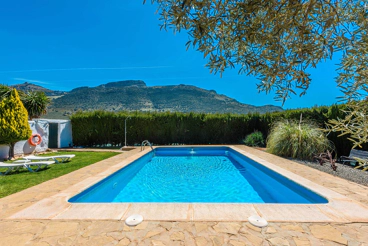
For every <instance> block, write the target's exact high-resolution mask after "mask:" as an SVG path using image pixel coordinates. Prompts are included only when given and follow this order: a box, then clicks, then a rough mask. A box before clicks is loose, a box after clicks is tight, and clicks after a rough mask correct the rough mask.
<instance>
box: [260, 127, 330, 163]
mask: <svg viewBox="0 0 368 246" xmlns="http://www.w3.org/2000/svg"><path fill="white" fill-rule="evenodd" d="M332 146H333V145H332V143H331V142H330V141H329V140H328V139H327V137H326V136H325V135H324V133H323V130H322V129H320V128H318V127H317V126H316V125H315V124H314V123H312V122H309V123H298V122H296V121H278V122H276V123H275V124H274V125H273V126H272V128H271V130H270V134H269V135H268V138H267V151H268V152H269V153H271V154H275V155H278V156H283V157H292V158H297V159H301V160H312V159H313V155H315V154H318V153H322V152H326V150H330V151H331V150H332V149H333V147H332Z"/></svg>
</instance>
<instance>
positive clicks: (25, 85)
mask: <svg viewBox="0 0 368 246" xmlns="http://www.w3.org/2000/svg"><path fill="white" fill-rule="evenodd" d="M11 87H13V88H15V89H17V90H21V91H25V92H26V91H43V92H45V94H46V96H49V97H52V96H61V95H64V94H66V92H65V91H53V90H49V89H46V88H44V87H42V86H39V85H34V84H31V83H28V82H24V83H23V84H18V85H13V86H11Z"/></svg>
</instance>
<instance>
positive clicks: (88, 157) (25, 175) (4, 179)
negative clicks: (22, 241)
mask: <svg viewBox="0 0 368 246" xmlns="http://www.w3.org/2000/svg"><path fill="white" fill-rule="evenodd" d="M55 154H56V153H50V154H45V155H43V156H50V155H55ZM71 154H75V157H74V158H73V159H72V160H71V161H70V162H66V163H62V164H53V165H50V166H49V167H47V168H45V169H42V170H40V171H38V172H35V173H31V172H29V171H28V170H27V169H23V168H22V169H19V170H18V171H16V172H14V171H12V172H11V173H9V174H7V175H5V176H0V198H2V197H5V196H8V195H10V194H13V193H16V192H19V191H21V190H24V189H27V188H29V187H32V186H35V185H37V184H40V183H43V182H45V181H47V180H50V179H54V178H57V177H60V176H62V175H64V174H67V173H70V172H73V171H75V170H77V169H80V168H82V167H85V166H88V165H91V164H93V163H96V162H98V161H101V160H104V159H107V158H110V157H112V156H115V155H117V154H119V153H114V152H79V151H78V152H69V151H68V152H65V151H64V152H63V151H60V152H57V155H71ZM4 170H5V169H0V171H4Z"/></svg>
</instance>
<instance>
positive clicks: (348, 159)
mask: <svg viewBox="0 0 368 246" xmlns="http://www.w3.org/2000/svg"><path fill="white" fill-rule="evenodd" d="M340 161H341V162H342V163H343V164H346V163H354V165H355V164H356V163H357V162H359V163H361V164H360V165H358V166H356V167H354V168H355V169H357V168H361V167H364V168H363V171H365V170H368V167H366V166H368V151H364V150H357V149H352V150H351V151H350V154H349V156H341V157H340Z"/></svg>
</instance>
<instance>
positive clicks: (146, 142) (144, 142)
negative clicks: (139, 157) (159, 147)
mask: <svg viewBox="0 0 368 246" xmlns="http://www.w3.org/2000/svg"><path fill="white" fill-rule="evenodd" d="M146 144H148V145H149V146H150V147H151V149H152V150H153V147H152V144H151V143H150V142H149V141H148V140H144V141H143V142H142V144H141V151H143V150H144V147H145V146H146Z"/></svg>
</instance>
